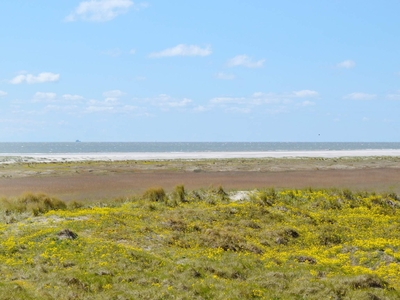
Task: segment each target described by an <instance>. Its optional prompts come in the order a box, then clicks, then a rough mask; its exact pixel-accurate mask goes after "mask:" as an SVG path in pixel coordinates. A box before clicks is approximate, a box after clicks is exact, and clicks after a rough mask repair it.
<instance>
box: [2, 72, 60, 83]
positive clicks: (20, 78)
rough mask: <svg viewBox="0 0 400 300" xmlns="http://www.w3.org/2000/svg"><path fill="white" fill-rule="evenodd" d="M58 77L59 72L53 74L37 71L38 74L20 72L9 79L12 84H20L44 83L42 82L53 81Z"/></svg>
mask: <svg viewBox="0 0 400 300" xmlns="http://www.w3.org/2000/svg"><path fill="white" fill-rule="evenodd" d="M59 79H60V74H55V73H51V72H43V73H39V74H38V75H36V76H35V75H32V74H21V75H17V76H15V77H14V78H13V79H11V80H10V83H12V84H20V83H24V82H26V83H29V84H33V83H44V82H54V81H58V80H59Z"/></svg>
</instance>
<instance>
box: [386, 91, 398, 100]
mask: <svg viewBox="0 0 400 300" xmlns="http://www.w3.org/2000/svg"><path fill="white" fill-rule="evenodd" d="M386 98H387V99H389V100H400V92H398V93H397V94H388V95H386Z"/></svg>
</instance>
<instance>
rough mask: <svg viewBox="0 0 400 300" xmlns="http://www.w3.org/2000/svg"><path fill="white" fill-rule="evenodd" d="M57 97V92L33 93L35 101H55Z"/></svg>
mask: <svg viewBox="0 0 400 300" xmlns="http://www.w3.org/2000/svg"><path fill="white" fill-rule="evenodd" d="M56 98H57V94H56V93H43V92H37V93H35V95H33V101H34V102H41V101H54V100H55V99H56Z"/></svg>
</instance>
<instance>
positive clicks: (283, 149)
mask: <svg viewBox="0 0 400 300" xmlns="http://www.w3.org/2000/svg"><path fill="white" fill-rule="evenodd" d="M343 156H400V143H395V142H392V143H390V142H353V143H348V142H79V141H77V142H58V143H44V142H43V143H11V142H8V143H5V142H3V143H0V163H10V162H21V161H22V162H29V161H39V162H45V161H81V160H136V159H137V160H146V159H149V160H151V159H153V160H154V159H204V158H263V157H343Z"/></svg>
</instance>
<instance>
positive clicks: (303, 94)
mask: <svg viewBox="0 0 400 300" xmlns="http://www.w3.org/2000/svg"><path fill="white" fill-rule="evenodd" d="M293 95H294V96H295V97H300V98H305V97H317V96H319V94H318V92H316V91H311V90H301V91H295V92H293Z"/></svg>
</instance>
